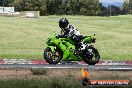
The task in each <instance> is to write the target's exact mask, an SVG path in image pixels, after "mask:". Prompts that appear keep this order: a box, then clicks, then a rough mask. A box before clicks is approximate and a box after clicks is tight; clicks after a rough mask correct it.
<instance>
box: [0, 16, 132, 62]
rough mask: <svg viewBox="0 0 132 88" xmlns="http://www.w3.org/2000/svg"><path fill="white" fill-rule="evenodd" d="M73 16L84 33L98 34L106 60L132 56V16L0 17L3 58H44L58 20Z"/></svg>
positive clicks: (129, 58) (126, 58) (123, 58)
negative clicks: (48, 41) (44, 51)
mask: <svg viewBox="0 0 132 88" xmlns="http://www.w3.org/2000/svg"><path fill="white" fill-rule="evenodd" d="M62 17H66V18H67V19H69V21H70V23H71V24H73V25H74V26H75V27H76V28H77V29H78V30H79V31H80V32H81V33H82V34H83V35H92V34H96V38H97V42H96V43H95V47H96V48H97V49H98V50H99V52H100V54H101V59H102V60H132V16H131V15H129V16H113V17H96V16H91V17H90V16H43V17H40V18H19V17H0V58H9V59H10V58H18V59H19V58H27V59H43V50H44V49H45V48H46V47H47V45H46V43H45V42H46V39H47V38H48V37H49V36H51V35H52V34H54V32H56V33H59V31H60V28H59V27H58V20H59V19H60V18H62Z"/></svg>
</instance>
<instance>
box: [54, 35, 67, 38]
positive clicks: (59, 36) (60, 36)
mask: <svg viewBox="0 0 132 88" xmlns="http://www.w3.org/2000/svg"><path fill="white" fill-rule="evenodd" d="M64 37H65V36H63V35H58V36H56V38H64Z"/></svg>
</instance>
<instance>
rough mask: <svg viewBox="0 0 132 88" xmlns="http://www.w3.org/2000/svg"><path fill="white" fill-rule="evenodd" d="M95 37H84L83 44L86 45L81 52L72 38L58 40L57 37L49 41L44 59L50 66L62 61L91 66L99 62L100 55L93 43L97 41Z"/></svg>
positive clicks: (52, 37) (54, 36)
mask: <svg viewBox="0 0 132 88" xmlns="http://www.w3.org/2000/svg"><path fill="white" fill-rule="evenodd" d="M93 40H95V34H94V36H84V37H83V39H82V42H84V44H85V45H86V47H85V49H84V50H79V48H78V46H76V45H75V44H76V42H75V41H73V40H72V38H71V37H67V38H57V37H56V35H53V36H51V37H50V38H48V39H47V42H46V43H47V45H48V47H47V48H46V49H45V50H44V59H45V60H46V61H47V62H48V63H49V64H57V63H59V62H60V61H81V60H84V62H85V63H87V64H89V65H95V64H96V63H98V62H99V59H100V55H99V52H98V50H97V49H95V48H94V46H93V45H92V44H91V43H94V42H95V41H93Z"/></svg>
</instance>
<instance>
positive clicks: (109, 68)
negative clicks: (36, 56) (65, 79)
mask: <svg viewBox="0 0 132 88" xmlns="http://www.w3.org/2000/svg"><path fill="white" fill-rule="evenodd" d="M0 68H1V69H3V68H4V69H13V68H23V69H30V68H38V69H39V68H58V69H81V68H84V69H88V70H99V71H132V65H79V64H75V65H70V64H69V65H62V64H57V65H50V64H1V65H0Z"/></svg>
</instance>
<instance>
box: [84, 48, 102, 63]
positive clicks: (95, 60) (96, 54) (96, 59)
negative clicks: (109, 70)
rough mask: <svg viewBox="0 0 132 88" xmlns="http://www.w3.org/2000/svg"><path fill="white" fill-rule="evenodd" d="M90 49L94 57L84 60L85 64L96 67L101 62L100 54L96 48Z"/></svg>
mask: <svg viewBox="0 0 132 88" xmlns="http://www.w3.org/2000/svg"><path fill="white" fill-rule="evenodd" d="M89 49H90V50H91V52H92V53H91V54H92V57H84V58H83V60H84V62H85V63H87V64H89V65H95V64H96V63H98V62H99V60H100V54H99V52H98V50H97V49H95V48H94V47H90V48H89ZM88 52H89V51H88Z"/></svg>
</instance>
